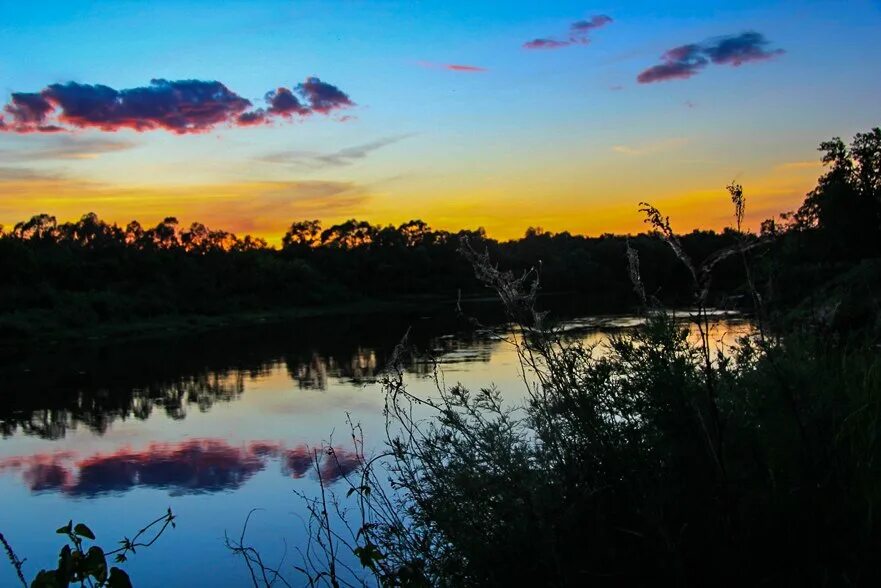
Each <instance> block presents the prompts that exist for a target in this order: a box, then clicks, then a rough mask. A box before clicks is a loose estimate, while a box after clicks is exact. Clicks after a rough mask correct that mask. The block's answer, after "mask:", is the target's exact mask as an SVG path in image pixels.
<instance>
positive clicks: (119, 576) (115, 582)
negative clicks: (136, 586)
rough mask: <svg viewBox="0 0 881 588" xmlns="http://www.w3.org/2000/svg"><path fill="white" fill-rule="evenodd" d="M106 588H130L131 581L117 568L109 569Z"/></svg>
mask: <svg viewBox="0 0 881 588" xmlns="http://www.w3.org/2000/svg"><path fill="white" fill-rule="evenodd" d="M107 588H132V581H131V580H129V577H128V574H126V573H125V572H123V571H122V570H120V569H119V568H110V577H109V578H108V579H107Z"/></svg>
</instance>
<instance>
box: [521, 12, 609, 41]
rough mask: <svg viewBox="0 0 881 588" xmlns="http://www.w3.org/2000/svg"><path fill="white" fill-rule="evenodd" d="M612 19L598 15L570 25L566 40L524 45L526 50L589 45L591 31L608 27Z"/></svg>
mask: <svg viewBox="0 0 881 588" xmlns="http://www.w3.org/2000/svg"><path fill="white" fill-rule="evenodd" d="M611 22H612V18H611V17H609V16H606V15H605V14H597V15H595V16H592V17H590V18H589V19H587V20H577V21H575V22H573V23H572V24H571V25H569V36H568V38H566V39H553V38H539V39H533V40H532V41H527V42H526V43H523V48H524V49H560V48H561V47H568V46H570V45H588V44H589V43H590V37H588V34H589V33H590V32H591V31H594V30H596V29H599V28H601V27H604V26H606V25H607V24H609V23H611Z"/></svg>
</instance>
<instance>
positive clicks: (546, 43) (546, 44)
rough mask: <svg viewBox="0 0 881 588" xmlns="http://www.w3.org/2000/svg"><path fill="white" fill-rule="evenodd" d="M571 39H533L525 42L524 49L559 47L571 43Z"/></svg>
mask: <svg viewBox="0 0 881 588" xmlns="http://www.w3.org/2000/svg"><path fill="white" fill-rule="evenodd" d="M571 44H572V43H570V42H569V41H557V40H555V39H533V40H532V41H527V42H525V43H523V48H524V49H559V48H560V47H568V46H569V45H571Z"/></svg>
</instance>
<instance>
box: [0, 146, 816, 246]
mask: <svg viewBox="0 0 881 588" xmlns="http://www.w3.org/2000/svg"><path fill="white" fill-rule="evenodd" d="M820 172H821V169H820V168H819V166H818V165H816V164H813V163H811V162H795V163H792V164H781V165H778V166H777V167H776V168H774V169H773V170H771V172H770V173H768V174H766V175H765V176H762V177H755V178H753V179H752V180H751V181H746V182H744V184H745V186H744V187H745V191H746V195H747V221H748V223H747V226H748V227H749V228H751V229H752V230H757V229H758V225H759V223H760V222H761V221H762V220H764V219H766V218H776V217H777V215H778V214H779V213H781V212H786V211H790V210H794V209H796V208H797V207H798V206H799V204H800V203H801V202H802V200H803V199H804V195H805V194H806V193H807V192H808V191H809V190H810V189H811V188H812V187H813V186H814V185H815V183H816V178H817V175H818V174H819V173H820ZM724 185H725V182H719V185H718V186H714V187H712V188H705V189H697V190H695V189H692V190H688V191H684V192H676V191H675V190H674V189H671V188H668V189H666V190H658V194H657V195H656V196H655V197H652V196H646V195H643V194H639V193H637V192H636V191H634V190H633V189H632V188H631V189H629V190H627V191H622V192H621V193H619V194H616V195H615V196H614V197H603V198H602V199H601V200H594V199H592V200H590V201H588V200H586V199H580V198H576V197H561V198H556V199H553V198H548V199H546V200H543V199H538V198H532V197H527V196H525V195H516V194H515V195H502V194H501V193H500V192H501V191H500V190H484V191H473V192H467V191H465V190H459V191H458V193H457V194H456V195H453V196H447V197H440V196H435V195H433V194H430V195H429V196H428V197H426V198H423V199H422V201H421V202H413V203H411V204H410V205H409V206H406V207H405V206H402V205H401V199H402V197H401V195H400V194H396V193H394V192H383V191H378V190H372V189H370V188H368V187H364V186H362V185H359V184H356V183H354V182H346V181H291V182H283V181H262V182H261V181H249V182H238V183H226V184H192V185H169V186H157V185H143V184H139V185H130V186H126V185H116V184H110V183H102V182H95V181H86V180H75V179H65V178H56V177H51V176H46V177H41V176H35V177H28V176H23V177H21V178H7V179H5V180H0V191H2V194H3V195H4V197H3V198H2V199H0V224H2V225H4V226H5V227H6V228H7V230H8V229H9V228H11V227H12V226H13V225H14V224H15V223H16V222H19V221H22V220H27V219H28V218H30V217H31V216H33V215H34V214H38V213H48V214H51V215H53V216H55V217H56V218H57V219H58V222H59V223H61V222H67V221H75V220H77V219H79V218H80V217H81V216H82V215H83V214H86V213H88V212H95V213H96V214H98V216H99V217H100V218H101V219H103V220H104V221H106V222H109V223H116V224H119V225H122V226H124V225H125V224H127V223H128V222H129V221H131V220H138V221H139V222H140V223H141V224H142V225H145V226H147V225H151V226H152V225H154V224H156V223H158V222H160V221H161V220H162V219H163V218H166V217H168V216H174V217H176V218H178V220H179V221H180V223H181V226H189V224H190V223H192V222H201V223H203V224H205V225H206V226H208V227H209V228H212V229H222V230H227V231H231V232H234V233H236V234H238V235H239V236H244V235H245V234H250V235H252V236H255V237H262V238H264V239H266V240H267V241H268V242H269V243H271V244H275V245H277V244H279V243H280V241H281V237H282V235H283V234H284V232H285V231H286V230H287V228H288V227H289V226H290V224H291V223H292V222H294V221H297V220H306V219H319V220H321V221H322V223H323V225H324V227H325V228H326V227H328V226H330V225H332V224H335V223H338V222H342V221H344V220H347V219H350V218H357V219H359V220H366V221H369V222H371V223H373V224H380V225H386V224H395V225H397V224H400V223H403V222H406V221H408V220H411V219H417V218H419V219H422V220H424V221H425V222H427V223H428V224H429V225H430V226H431V227H432V228H435V229H443V230H449V231H458V230H460V229H476V228H478V227H483V228H484V229H486V231H487V234H488V235H489V236H491V237H493V238H496V239H500V240H506V239H512V238H519V237H521V236H522V235H523V233H524V232H525V230H526V229H527V228H528V227H530V226H535V227H542V228H543V229H544V230H546V231H551V232H564V231H568V232H570V233H572V234H582V235H588V236H597V235H600V234H603V233H619V234H620V233H638V232H643V231H644V230H645V229H646V227H645V225H644V224H643V222H642V221H643V218H642V216H641V214H640V213H639V212H638V208H639V202H640V201H643V200H646V201H649V202H651V203H652V204H653V205H655V206H657V207H658V208H660V209H661V211H662V212H663V213H664V214H665V215H668V216H670V218H671V222H672V224H673V227H674V229H676V230H677V232H682V233H685V232H690V231H691V230H693V229H713V230H721V229H723V228H724V227H726V226H730V223H731V218H732V213H731V206H730V202H729V200H728V197H727V194H726V192H725V190H724ZM560 190H561V188H559V187H556V188H555V190H554V191H557V192H559V191H560ZM525 191H528V189H526V190H525Z"/></svg>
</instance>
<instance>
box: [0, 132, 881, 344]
mask: <svg viewBox="0 0 881 588" xmlns="http://www.w3.org/2000/svg"><path fill="white" fill-rule="evenodd" d="M820 150H821V151H822V153H823V162H824V164H826V171H825V173H824V174H823V176H822V177H821V178H820V179H819V181H818V184H817V187H816V188H815V189H814V190H812V191H811V192H810V193H808V194H807V196H806V198H805V201H804V203H803V204H802V206H801V207H800V208H799V209H798V210H797V211H794V212H789V213H784V214H782V215H780V217H779V218H777V219H768V220H766V221H764V222H763V223H762V224H761V228H760V230H759V231H758V232H756V233H754V234H749V235H748V238H750V239H754V240H759V239H769V238H773V239H772V240H773V244H772V245H771V248H772V249H774V250H776V251H775V254H774V255H770V254H767V253H756V254H755V255H756V256H757V258H756V262H755V265H756V271H759V272H766V273H767V272H771V273H776V275H777V276H778V278H779V279H777V280H776V281H775V282H774V287H775V288H776V291H775V292H774V293H773V295H774V297H776V298H780V299H782V300H789V301H790V302H794V301H795V298H797V297H798V296H799V295H800V294H801V292H802V291H803V287H804V286H805V285H806V284H805V282H804V280H805V279H809V280H815V279H820V280H825V279H826V278H828V277H829V276H831V275H835V274H836V273H837V272H839V271H840V270H841V268H842V267H843V265H848V264H851V265H852V264H853V263H854V262H855V261H858V260H861V259H866V258H873V257H877V256H878V254H879V252H881V228H879V227H881V196H879V194H881V130H879V129H877V128H875V129H872V130H871V131H869V132H867V133H859V134H857V135H856V137H854V139H853V141H852V142H851V144H850V145H847V144H845V143H844V142H843V141H842V140H841V139H839V138H835V139H833V140H830V141H827V142H824V143H822V144H821V145H820ZM463 237H467V238H468V239H469V240H470V242H471V243H472V244H473V245H474V246H475V247H476V248H478V249H484V250H487V251H488V252H489V253H490V255H491V257H492V259H494V260H496V261H497V263H498V264H499V265H500V266H502V267H505V268H508V269H510V270H512V271H514V272H515V273H516V272H521V271H525V270H527V269H528V268H532V267H536V268H538V270H539V273H540V281H541V286H542V291H543V292H545V293H556V292H568V293H572V294H575V295H576V296H577V298H579V299H580V300H582V301H584V303H585V305H589V306H590V307H591V308H592V309H594V310H596V309H603V310H607V311H624V310H627V309H628V308H631V307H633V306H634V305H635V304H637V302H638V301H637V299H636V297H635V295H634V293H633V289H632V286H631V284H630V280H629V277H628V273H627V267H626V260H627V254H626V250H627V246H628V244H629V246H630V247H632V248H633V249H635V250H636V251H638V253H639V256H640V259H641V270H642V273H643V280H644V282H645V284H646V286H647V288H648V293H649V294H650V295H652V296H654V297H656V298H657V299H658V300H660V301H662V302H664V303H665V304H669V305H681V304H688V303H689V302H690V300H691V298H690V297H691V293H690V291H689V288H688V287H686V286H684V284H687V283H688V282H687V278H688V276H687V275H686V270H685V268H683V267H682V265H681V264H680V263H679V262H678V260H677V259H676V256H675V255H674V254H673V253H672V252H671V251H670V250H669V248H668V247H666V246H665V245H664V244H663V243H662V242H661V240H659V239H657V231H655V230H654V229H652V228H650V227H649V230H647V231H646V232H644V233H641V234H638V235H630V236H626V235H612V234H604V235H601V236H597V237H588V236H582V235H573V234H570V233H568V232H560V233H552V232H548V231H544V230H542V229H541V228H539V227H530V228H529V229H527V230H526V232H525V234H524V236H523V237H521V238H519V239H512V240H509V241H498V240H495V239H493V238H491V237H489V236H488V235H487V234H486V233H485V231H484V230H483V229H480V228H478V229H476V230H462V231H458V232H451V231H445V230H437V229H433V228H431V227H430V226H429V225H428V224H427V223H425V222H424V221H421V220H411V221H409V222H406V223H403V224H400V225H398V226H393V225H385V226H382V225H376V224H371V223H369V222H366V221H361V220H356V219H351V220H348V221H345V222H342V223H338V224H334V225H331V226H327V227H326V226H324V225H322V223H321V222H320V221H318V220H301V221H295V222H292V223H291V225H290V228H289V229H288V231H287V232H286V233H285V235H284V237H283V239H282V242H281V246H280V247H279V248H276V247H272V246H270V245H269V244H268V243H267V242H266V241H265V240H264V239H261V238H259V237H253V236H251V235H245V236H243V237H240V236H237V235H235V234H233V233H230V232H227V231H222V230H213V229H209V228H208V227H206V226H205V225H204V224H202V223H198V222H196V223H193V224H191V225H190V226H189V227H183V226H181V224H180V223H179V222H178V220H177V219H176V218H174V217H168V218H165V219H163V220H162V222H160V223H158V224H157V225H156V226H152V227H150V226H147V227H145V226H143V225H142V224H141V223H139V222H137V221H132V222H130V223H128V224H127V225H126V226H124V227H123V226H120V225H117V224H115V223H107V222H105V221H103V220H101V219H100V218H99V217H98V216H97V215H96V214H94V213H89V214H86V215H84V216H83V217H82V218H81V219H79V220H78V221H75V222H66V223H59V222H58V221H57V219H56V218H55V217H53V216H50V215H48V214H38V215H35V216H33V217H32V218H30V219H29V220H26V221H22V222H19V223H16V224H15V225H14V226H13V227H12V228H11V229H3V228H0V268H2V272H3V276H4V288H2V289H0V337H3V338H9V337H21V336H30V335H35V334H36V335H38V334H39V333H40V332H45V331H48V332H51V331H53V330H57V329H58V328H62V327H63V328H69V329H82V328H89V327H90V326H93V325H96V324H105V323H128V322H132V321H144V320H154V319H155V318H156V317H161V316H166V317H181V316H196V315H201V316H222V315H224V314H229V313H241V312H252V311H253V312H266V311H269V312H271V311H274V310H278V309H285V308H292V307H308V306H326V305H329V304H338V303H343V302H351V301H353V300H365V299H367V300H392V299H400V298H402V297H405V298H406V297H409V298H415V299H436V300H449V299H451V298H455V297H457V296H464V297H467V296H475V295H485V294H486V292H487V290H486V288H485V287H484V286H482V285H481V284H480V283H479V282H478V281H477V280H476V279H475V277H474V275H473V272H472V269H471V267H470V266H469V264H468V263H467V262H466V261H465V260H464V259H463V258H462V255H461V254H460V252H459V250H458V249H459V244H460V242H461V240H462V238H463ZM736 239H737V232H736V231H734V230H732V229H726V230H723V231H720V232H716V231H704V230H695V231H692V232H691V233H688V234H684V235H680V241H681V243H682V247H683V249H684V250H685V252H686V253H687V254H688V255H689V256H691V257H692V258H694V259H705V258H706V257H707V256H709V255H711V254H712V253H713V252H715V251H718V250H720V249H723V248H725V247H731V246H733V245H734V244H735V243H736V242H737V241H736ZM817 276H820V278H817ZM743 278H744V275H743V265H742V264H741V263H739V262H738V261H737V260H726V261H725V262H722V263H721V264H720V265H719V267H717V268H716V269H715V272H714V279H713V284H712V296H711V298H710V300H711V302H713V303H714V304H717V305H739V304H741V303H742V301H743V300H744V299H745V297H746V292H745V291H744V290H743V286H742V284H743ZM811 283H814V282H811ZM818 283H819V282H818ZM768 294H769V296H770V295H771V293H768Z"/></svg>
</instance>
